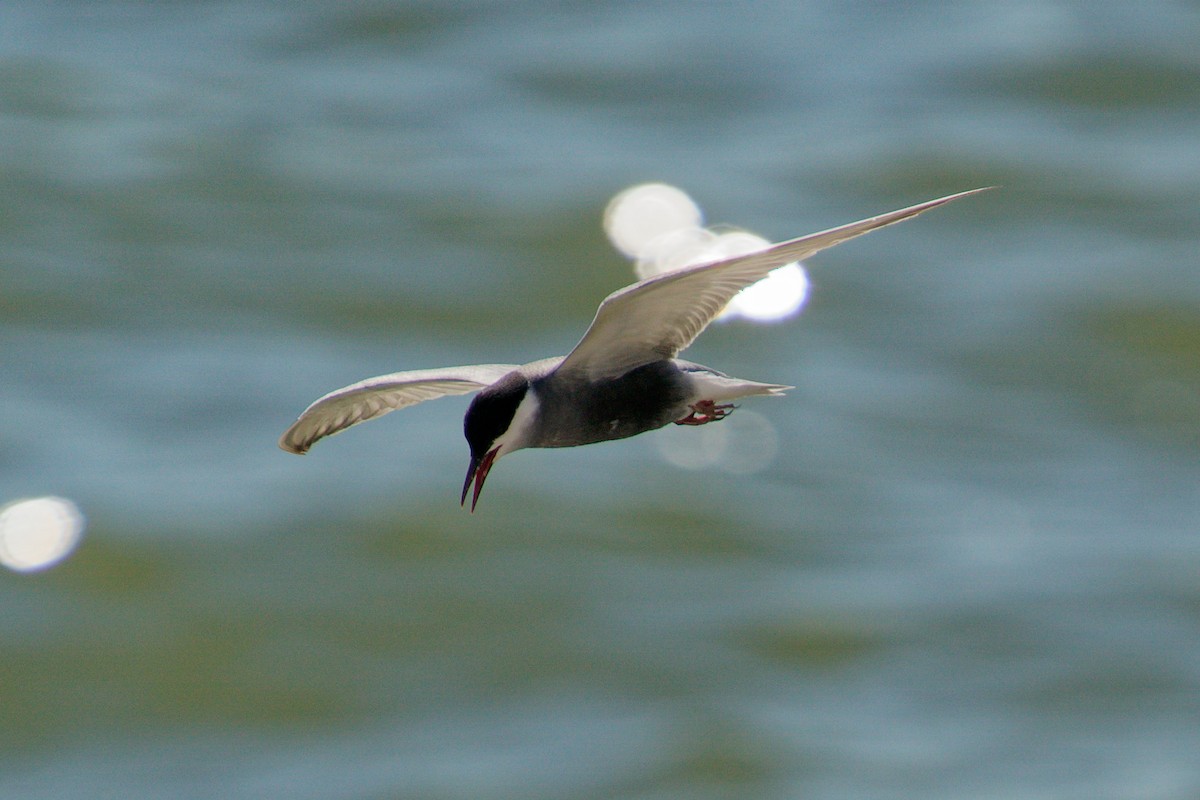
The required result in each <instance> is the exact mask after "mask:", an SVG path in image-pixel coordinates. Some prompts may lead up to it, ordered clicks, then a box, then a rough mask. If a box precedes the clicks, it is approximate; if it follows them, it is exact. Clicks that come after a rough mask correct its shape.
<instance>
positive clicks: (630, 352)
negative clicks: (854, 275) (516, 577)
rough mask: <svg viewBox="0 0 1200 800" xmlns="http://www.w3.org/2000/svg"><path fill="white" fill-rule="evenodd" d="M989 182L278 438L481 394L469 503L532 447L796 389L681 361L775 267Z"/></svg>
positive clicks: (759, 259) (293, 448)
mask: <svg viewBox="0 0 1200 800" xmlns="http://www.w3.org/2000/svg"><path fill="white" fill-rule="evenodd" d="M982 191H985V189H972V190H970V191H966V192H960V193H958V194H952V195H949V196H947V197H941V198H938V199H937V200H930V201H928V202H925V203H920V204H918V205H915V206H910V207H908V208H902V209H900V210H899V211H892V212H890V213H888V214H880V215H879V216H876V217H871V218H869V219H864V220H860V221H859V222H852V223H850V224H849V225H842V226H840V227H837V228H830V229H829V230H826V231H821V232H820V233H814V234H811V235H809V236H802V237H800V238H799V239H792V240H790V241H786V242H781V243H779V244H775V245H772V246H770V247H768V248H766V249H764V250H759V251H758V252H754V253H749V254H746V255H740V256H736V257H734V258H728V259H725V260H722V261H716V262H713V263H709V264H699V265H695V266H690V267H686V268H683V269H679V270H676V271H673V272H667V273H663V274H660V275H655V276H653V277H650V278H647V279H645V280H643V281H639V282H637V283H634V284H632V285H630V286H626V287H625V288H624V289H620V290H618V291H616V292H613V293H612V294H610V295H609V296H608V297H606V298H605V299H604V302H602V303H601V304H600V307H599V309H597V311H596V317H595V319H593V320H592V324H591V327H589V328H588V329H587V332H586V333H585V334H584V335H583V338H582V339H580V340H579V344H577V345H575V349H574V350H572V351H571V352H570V353H568V354H567V355H566V356H558V357H555V358H546V359H542V360H540V361H533V362H531V363H528V364H524V365H517V364H475V365H472V366H464V367H446V368H444V369H422V370H412V371H408V372H394V373H392V374H390V375H380V376H378V377H375V378H367V379H366V380H364V381H359V382H358V383H354V384H351V385H350V386H346V387H345V388H342V389H338V390H336V391H333V392H330V393H329V394H327V395H325V396H324V397H321V398H320V399H318V400H317V401H316V402H314V403H313V404H312V405H310V406H309V407H308V408H307V409H305V411H304V413H302V414H301V415H300V417H299V418H298V419H297V420H296V421H295V422H294V423H292V426H291V427H290V428H288V429H287V431H286V432H284V434H283V436H282V437H281V438H280V440H279V446H280V447H281V448H283V449H284V450H286V451H288V452H289V453H297V454H303V453H306V452H307V451H308V449H309V448H310V447H312V446H313V444H314V443H315V442H316V441H317V440H319V439H321V438H323V437H325V436H330V435H332V434H335V433H339V432H341V431H343V430H345V429H346V428H349V427H350V426H352V425H357V424H358V423H360V422H364V421H366V420H369V419H374V418H376V417H380V416H383V415H384V414H387V413H388V412H391V411H395V410H396V409H399V408H406V407H408V406H411V405H416V404H417V403H420V402H423V401H425V400H432V399H434V398H436V397H445V396H447V395H455V394H467V393H469V392H478V393H479V394H478V395H476V396H475V398H474V399H473V400H472V401H471V405H470V407H469V408H468V409H467V415H466V418H465V420H464V422H463V431H464V433H465V434H466V439H467V444H468V445H469V446H470V449H471V463H470V466H468V468H467V478H466V481H464V483H463V489H462V499H461V501H460V505H465V504H466V502H467V495H468V494H471V487H472V484H473V485H474V493H473V494H472V496H471V510H472V511H474V510H475V505H476V504H477V503H478V502H479V493H480V492H481V491H482V490H483V483H484V481H485V480H487V476H488V473H489V472H490V471H491V469H492V466H493V465H494V464H495V463H496V461H497V460H498V459H499V458H500V457H502V456H506V455H508V454H509V453H513V452H515V451H517V450H521V449H523V448H527V447H575V446H577V445H583V444H592V443H594V442H603V441H607V440H609V439H624V438H626V437H629V436H636V435H637V434H639V433H645V432H646V431H651V430H655V429H657V428H661V427H663V426H665V425H667V424H669V423H672V422H674V423H675V424H677V425H703V424H706V423H709V422H715V421H717V420H720V419H723V418H724V417H726V416H727V415H728V414H729V413H730V412H731V411H732V410H733V409H734V408H735V406H734V405H733V404H732V402H731V401H733V400H737V399H739V398H743V397H749V396H753V395H780V394H782V393H783V392H784V391H786V390H787V389H791V388H793V387H791V386H784V385H781V384H776V383H759V382H757V381H749V380H743V379H741V378H734V377H732V376H730V375H726V374H725V373H723V372H718V371H717V370H715V369H711V368H709V367H705V366H702V365H700V364H695V363H692V362H690V361H684V360H682V359H679V358H676V356H678V355H679V353H680V352H682V351H683V350H684V349H685V348H687V346H688V345H690V344H691V343H692V342H693V341H694V340H695V339H696V337H697V336H699V335H700V333H701V332H702V331H703V330H704V329H705V328H706V327H707V326H708V324H709V323H710V322H712V321H713V319H714V318H715V317H716V316H717V315H718V314H720V313H721V311H722V309H724V308H725V306H726V304H727V303H729V301H730V300H732V299H733V297H734V296H735V295H736V294H737V293H738V292H740V291H741V290H742V289H744V288H746V287H747V286H750V285H751V284H753V283H756V282H757V281H759V280H761V279H762V278H765V277H766V276H767V274H768V273H770V272H771V271H772V270H775V269H778V268H779V267H782V266H784V265H786V264H790V263H792V262H794V261H802V260H804V259H806V258H808V257H810V256H812V255H813V254H815V253H818V252H820V251H821V250H825V249H826V248H829V247H833V246H834V245H836V244H841V243H842V242H845V241H847V240H849V239H853V238H854V237H856V236H861V235H862V234H864V233H868V232H870V231H873V230H875V229H876V228H882V227H884V226H885V225H891V224H892V223H895V222H900V221H901V220H905V219H909V218H910V217H915V216H916V215H917V214H920V213H922V212H924V211H928V210H929V209H931V208H936V207H937V206H940V205H944V204H946V203H949V202H951V201H953V200H957V199H959V198H961V197H966V196H968V195H972V194H976V193H978V192H982Z"/></svg>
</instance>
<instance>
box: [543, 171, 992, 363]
mask: <svg viewBox="0 0 1200 800" xmlns="http://www.w3.org/2000/svg"><path fill="white" fill-rule="evenodd" d="M982 191H985V190H984V189H973V190H971V191H967V192H959V193H958V194H952V195H950V196H948V197H940V198H938V199H937V200H930V201H928V202H925V203H919V204H917V205H915V206H909V207H908V208H902V209H900V210H899V211H892V212H890V213H888V214H880V215H879V216H877V217H871V218H869V219H864V220H859V221H858V222H852V223H850V224H849V225H841V226H839V227H837V228H830V229H829V230H826V231H821V232H820V233H814V234H810V235H809V236H802V237H800V238H799V239H792V240H791V241H787V242H782V243H780V244H775V245H771V246H770V247H768V248H766V249H765V250H760V251H758V252H755V253H748V254H746V255H741V256H736V257H734V258H729V259H725V260H724V261H718V262H714V263H711V264H698V265H695V266H691V267H685V268H683V269H680V270H676V271H674V272H666V273H663V274H660V275H655V276H653V277H651V278H647V279H645V280H644V281H641V282H639V283H635V284H633V285H632V286H626V287H625V288H624V289H621V290H619V291H616V292H613V293H612V294H610V295H609V296H608V297H606V298H605V299H604V302H602V303H601V304H600V308H599V309H598V310H597V311H596V318H595V319H594V320H592V325H591V327H590V328H588V330H587V333H585V334H584V335H583V339H581V340H580V342H579V344H577V345H575V349H574V350H572V351H571V353H570V354H569V355H568V356H567V357H566V358H565V359H564V360H563V362H562V365H561V366H560V367H559V368H558V369H559V371H560V372H563V373H566V372H576V373H580V374H582V375H584V376H586V377H587V378H588V379H590V380H599V379H601V378H608V377H615V376H617V375H623V374H624V373H626V372H628V371H629V370H631V369H634V368H635V367H639V366H641V365H642V364H648V363H650V362H652V361H657V360H659V359H664V358H674V357H675V356H676V355H677V354H678V353H679V351H681V350H683V349H684V348H685V347H687V346H688V345H689V344H691V343H692V341H693V340H694V339H695V338H696V337H697V336H699V335H700V332H701V331H703V330H704V329H705V327H707V326H708V323H710V322H712V321H713V319H714V318H716V316H717V315H718V314H720V313H721V310H722V309H724V308H725V306H726V304H727V303H728V302H729V301H730V300H732V299H733V297H734V295H736V294H737V293H738V292H740V291H741V290H742V289H745V288H746V287H747V286H750V285H751V284H753V283H757V282H758V281H760V280H762V279H763V278H765V277H767V275H768V274H769V273H770V272H771V271H772V270H775V269H778V268H779V267H782V266H784V265H785V264H789V263H791V262H793V261H801V260H803V259H805V258H808V257H809V256H811V255H813V254H815V253H819V252H820V251H822V250H825V249H827V248H830V247H833V246H834V245H836V244H841V243H842V242H845V241H848V240H850V239H853V238H854V237H856V236H862V235H863V234H864V233H868V232H870V231H873V230H876V229H877V228H882V227H884V226H885V225H892V224H894V223H896V222H900V221H901V220H905V219H909V218H911V217H915V216H916V215H918V214H920V213H921V212H923V211H928V210H929V209H931V208H936V207H937V206H940V205H944V204H946V203H949V202H951V201H953V200H958V199H959V198H961V197H967V196H969V195H973V194H976V193H978V192H982Z"/></svg>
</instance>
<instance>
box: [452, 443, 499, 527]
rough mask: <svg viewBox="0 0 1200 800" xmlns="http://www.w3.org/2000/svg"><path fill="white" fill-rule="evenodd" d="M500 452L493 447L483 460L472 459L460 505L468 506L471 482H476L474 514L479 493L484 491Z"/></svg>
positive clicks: (473, 496)
mask: <svg viewBox="0 0 1200 800" xmlns="http://www.w3.org/2000/svg"><path fill="white" fill-rule="evenodd" d="M499 452H500V448H499V447H493V448H492V449H491V450H489V451H488V453H487V455H485V456H484V457H483V458H475V457H474V456H472V457H471V466H469V467H467V479H466V481H464V482H463V492H462V501H461V502H460V503H459V505H466V503H467V492H469V491H471V481H472V480H474V481H475V493H474V494H473V495H471V513H472V514H474V513H475V504H476V503H478V502H479V493H480V492H482V491H483V482H484V481H486V480H487V476H488V472H489V471H490V470H491V468H492V462H493V461H495V460H496V454H497V453H499Z"/></svg>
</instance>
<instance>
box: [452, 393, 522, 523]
mask: <svg viewBox="0 0 1200 800" xmlns="http://www.w3.org/2000/svg"><path fill="white" fill-rule="evenodd" d="M536 410H537V399H536V397H535V396H534V394H533V392H531V391H529V380H528V379H527V378H526V377H525V376H524V375H522V374H521V373H520V372H510V373H509V374H508V375H505V376H504V377H503V378H501V379H500V380H498V381H496V382H495V383H493V384H492V385H491V386H489V387H487V388H486V389H484V390H483V391H481V392H480V393H479V394H477V395H476V396H475V399H474V400H472V401H471V407H470V408H468V409H467V416H466V419H464V420H463V433H464V434H466V437H467V444H468V445H470V447H471V465H470V466H469V467H468V468H467V479H466V481H464V482H463V491H462V504H464V505H465V504H466V502H467V493H468V492H470V491H471V484H472V482H474V484H475V492H474V494H473V495H472V497H471V511H474V510H475V504H476V503H478V502H479V493H480V492H482V491H483V482H484V481H485V480H487V476H488V471H489V470H491V468H492V464H494V463H495V462H496V459H498V458H500V456H502V455H507V454H508V453H511V452H513V451H514V450H520V449H521V448H522V447H525V446H526V445H527V444H528V442H529V435H530V432H531V430H532V427H533V418H534V415H535V412H536Z"/></svg>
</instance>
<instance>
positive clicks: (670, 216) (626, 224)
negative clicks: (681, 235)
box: [604, 183, 704, 258]
mask: <svg viewBox="0 0 1200 800" xmlns="http://www.w3.org/2000/svg"><path fill="white" fill-rule="evenodd" d="M703 222H704V217H703V215H701V213H700V206H698V205H696V204H695V203H694V202H692V198H690V197H688V196H687V194H686V193H684V192H683V191H682V190H681V189H676V188H675V187H674V186H668V185H667V184H665V183H643V184H640V185H638V186H631V187H630V188H628V189H626V190H625V191H623V192H621V193H620V194H618V195H617V196H616V197H614V198H613V199H612V200H609V201H608V208H606V209H605V210H604V230H605V231H606V232H607V233H608V239H609V241H611V242H612V243H613V246H614V247H616V248H617V249H618V250H620V251H621V252H622V253H624V254H625V255H626V256H627V257H629V258H638V256H639V255H640V254H641V253H642V251H643V250H644V249H645V248H646V246H647V245H649V243H650V242H651V241H653V240H654V239H656V238H657V237H659V236H662V235H664V234H667V233H670V232H671V231H677V230H680V229H698V228H700V226H701V223H703Z"/></svg>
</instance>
